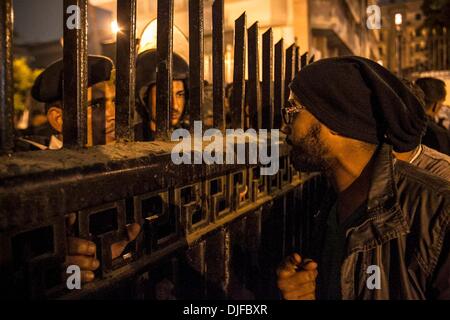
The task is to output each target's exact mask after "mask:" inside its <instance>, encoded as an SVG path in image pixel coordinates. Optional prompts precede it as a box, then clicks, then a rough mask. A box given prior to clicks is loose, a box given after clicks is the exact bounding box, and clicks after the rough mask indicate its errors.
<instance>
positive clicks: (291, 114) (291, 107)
mask: <svg viewBox="0 0 450 320" xmlns="http://www.w3.org/2000/svg"><path fill="white" fill-rule="evenodd" d="M303 109H305V107H304V106H302V105H300V104H298V103H296V102H295V100H293V99H289V100H288V102H287V103H286V106H284V107H283V108H281V114H282V116H283V121H284V123H285V124H288V125H290V124H292V122H294V118H295V115H296V114H297V113H299V112H300V111H301V110H303Z"/></svg>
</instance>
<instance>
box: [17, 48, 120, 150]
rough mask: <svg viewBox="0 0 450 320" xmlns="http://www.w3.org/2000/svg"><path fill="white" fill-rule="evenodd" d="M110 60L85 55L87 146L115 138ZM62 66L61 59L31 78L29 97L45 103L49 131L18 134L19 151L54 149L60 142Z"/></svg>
mask: <svg viewBox="0 0 450 320" xmlns="http://www.w3.org/2000/svg"><path fill="white" fill-rule="evenodd" d="M113 68H114V66H113V62H112V61H111V60H110V59H109V58H107V57H103V56H89V57H88V92H87V95H88V105H87V136H88V138H87V139H88V141H87V146H92V145H96V144H105V143H111V142H113V141H114V140H115V104H114V98H115V87H114V84H113V83H112V82H111V72H112V71H113ZM63 69H64V64H63V61H62V59H60V60H58V61H56V62H54V63H52V64H51V65H50V66H48V67H47V68H46V69H45V70H44V72H42V73H41V74H40V75H39V76H38V77H37V78H36V80H35V82H34V85H33V87H32V89H31V95H32V97H33V98H34V99H35V100H36V101H39V102H43V103H45V112H46V117H47V121H48V124H49V126H50V127H51V129H52V131H53V134H52V135H51V136H50V137H38V136H31V137H22V138H19V139H18V141H17V143H16V145H17V149H18V150H19V151H27V150H48V149H50V150H57V149H60V148H61V147H62V145H63V136H62V126H63V123H62V119H63V109H64V107H63V103H62V100H63V99H62V95H63V92H62V90H63Z"/></svg>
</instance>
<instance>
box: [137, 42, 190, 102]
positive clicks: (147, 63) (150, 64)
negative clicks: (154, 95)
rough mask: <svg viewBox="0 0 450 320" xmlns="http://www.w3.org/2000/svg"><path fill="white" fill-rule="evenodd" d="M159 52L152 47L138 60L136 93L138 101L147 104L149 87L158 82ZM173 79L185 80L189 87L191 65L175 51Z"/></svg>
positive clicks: (139, 56)
mask: <svg viewBox="0 0 450 320" xmlns="http://www.w3.org/2000/svg"><path fill="white" fill-rule="evenodd" d="M156 60H157V53H156V50H155V49H150V50H147V51H144V52H142V53H140V54H139V55H138V57H137V61H136V95H137V98H138V101H139V102H140V103H141V104H142V105H144V106H146V105H147V101H146V100H145V99H146V96H147V94H148V89H149V87H150V86H151V85H152V84H155V83H156V67H157V65H156V64H157V62H156ZM172 79H173V80H183V81H184V85H185V91H186V92H188V88H189V83H188V80H189V65H188V63H187V62H186V61H185V60H184V59H183V58H182V57H181V56H179V55H178V54H176V53H175V52H174V53H173V68H172Z"/></svg>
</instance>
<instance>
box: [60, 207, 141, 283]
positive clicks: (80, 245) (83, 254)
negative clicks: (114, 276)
mask: <svg viewBox="0 0 450 320" xmlns="http://www.w3.org/2000/svg"><path fill="white" fill-rule="evenodd" d="M75 221H76V214H70V215H69V216H68V218H67V225H68V228H67V230H68V231H69V232H70V230H71V229H72V228H73V225H74V224H75ZM140 231H141V226H140V225H139V224H137V223H133V224H130V225H127V234H128V240H123V241H120V242H117V243H114V244H112V245H111V257H112V259H115V258H117V257H119V256H120V254H121V253H122V252H123V250H124V249H125V247H126V246H127V244H128V243H130V242H131V241H133V240H134V239H136V237H137V236H138V234H139V232H140ZM96 252H97V248H96V245H95V243H94V242H92V241H89V240H85V239H81V238H76V237H73V236H71V234H70V233H69V234H68V235H67V254H68V255H67V256H66V261H65V265H66V266H69V265H77V266H79V267H80V269H81V282H83V283H86V282H91V281H92V280H94V278H95V275H94V271H95V270H97V269H98V267H99V266H100V261H99V260H97V258H96Z"/></svg>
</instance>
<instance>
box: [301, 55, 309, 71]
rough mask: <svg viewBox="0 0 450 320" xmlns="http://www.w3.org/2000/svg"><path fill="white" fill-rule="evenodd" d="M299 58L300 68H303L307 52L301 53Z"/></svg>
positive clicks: (306, 62)
mask: <svg viewBox="0 0 450 320" xmlns="http://www.w3.org/2000/svg"><path fill="white" fill-rule="evenodd" d="M300 60H301V62H300V68H302V69H303V68H304V67H306V65H307V64H308V52H305V53H304V54H302V57H301V59H300Z"/></svg>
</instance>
